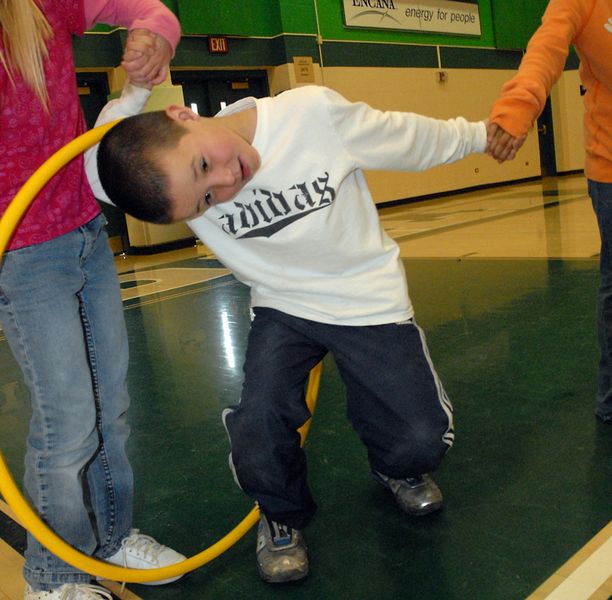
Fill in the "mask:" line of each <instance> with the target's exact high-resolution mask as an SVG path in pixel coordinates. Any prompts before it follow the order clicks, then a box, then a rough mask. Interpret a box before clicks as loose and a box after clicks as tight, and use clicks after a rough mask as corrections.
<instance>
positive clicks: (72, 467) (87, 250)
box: [0, 0, 184, 600]
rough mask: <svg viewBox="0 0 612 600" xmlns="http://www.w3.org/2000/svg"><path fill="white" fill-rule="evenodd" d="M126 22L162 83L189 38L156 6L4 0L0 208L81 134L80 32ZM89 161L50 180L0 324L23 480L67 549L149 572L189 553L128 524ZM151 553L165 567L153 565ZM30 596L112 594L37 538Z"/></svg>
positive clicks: (117, 338)
mask: <svg viewBox="0 0 612 600" xmlns="http://www.w3.org/2000/svg"><path fill="white" fill-rule="evenodd" d="M96 21H100V22H107V23H113V24H116V25H123V26H126V27H128V28H129V29H130V34H129V36H128V41H127V44H126V50H125V54H124V62H123V64H124V67H125V69H126V71H127V73H128V76H129V77H130V79H131V80H132V81H133V82H135V83H139V84H141V85H152V84H154V83H159V82H160V81H161V80H163V79H164V78H165V74H166V69H167V66H168V63H169V60H170V58H171V57H172V53H173V50H174V48H175V47H176V44H177V42H178V40H179V37H180V28H179V24H178V21H177V19H176V17H175V16H174V15H173V14H172V13H171V12H170V11H169V10H168V9H167V8H166V7H165V6H164V5H163V4H162V3H161V2H160V1H159V0H7V1H5V2H2V3H0V31H1V33H2V35H1V37H0V157H1V159H0V208H1V210H2V211H3V212H4V210H6V207H7V206H8V204H9V202H10V201H11V199H12V198H13V197H14V195H15V194H16V193H17V191H18V190H19V189H20V188H21V186H22V185H23V184H24V183H25V181H26V180H27V179H28V178H29V177H30V175H31V174H32V173H33V172H34V171H35V170H36V169H37V168H38V167H39V166H40V165H41V164H42V163H43V162H44V161H45V160H46V159H47V158H48V157H49V156H50V155H51V154H52V153H54V152H55V151H56V150H58V149H60V148H61V147H63V146H64V145H65V144H66V143H67V142H69V141H70V140H72V139H73V138H75V137H76V136H78V135H79V134H81V133H82V132H83V131H84V130H85V125H84V119H83V115H82V113H81V108H80V104H79V99H78V95H77V86H76V77H75V70H74V62H73V56H72V36H73V35H75V34H76V35H80V34H82V33H83V32H84V30H85V29H87V28H89V27H90V26H91V25H92V24H93V23H94V22H96ZM104 225H105V223H104V218H103V216H102V215H101V214H100V209H99V207H98V204H97V202H96V201H95V199H94V197H93V195H92V192H91V190H90V188H89V185H88V183H87V180H86V178H85V173H84V169H83V159H82V157H81V156H79V157H78V158H76V159H74V160H73V161H72V162H71V163H70V164H68V165H67V166H66V167H65V168H64V169H62V170H61V171H60V172H59V173H58V174H57V175H55V176H54V177H53V178H52V179H51V180H50V181H49V183H48V184H47V185H46V186H45V187H44V188H43V190H42V191H41V192H40V194H39V195H38V197H37V198H36V199H35V200H34V202H33V204H32V206H31V208H30V210H29V211H28V213H27V214H26V216H25V217H24V218H23V220H22V222H21V224H20V226H19V228H18V229H17V231H16V233H15V235H14V236H13V239H12V241H11V243H10V247H9V251H8V252H6V253H5V255H4V257H3V263H2V266H1V269H0V324H1V325H2V328H3V330H4V334H5V335H6V337H7V340H8V342H9V344H10V347H11V350H12V352H13V354H14V356H15V358H16V360H17V362H18V363H19V365H20V367H21V370H22V373H23V377H24V381H25V383H26V385H27V387H28V389H29V392H30V400H31V406H32V417H31V421H30V427H29V434H28V439H27V446H26V457H25V476H24V487H25V490H26V492H27V495H28V497H29V499H30V501H31V503H32V504H33V505H34V506H35V508H36V509H37V510H38V512H39V514H40V515H41V517H42V518H43V519H44V520H45V521H46V522H47V523H48V524H49V525H50V526H51V527H52V528H53V530H54V531H55V532H56V533H57V534H58V535H60V536H61V537H62V538H63V539H64V540H66V541H67V542H68V543H70V544H72V545H73V546H74V547H76V548H78V549H79V550H80V551H82V552H85V553H87V554H89V555H95V556H97V557H99V558H102V559H106V560H108V561H109V562H112V563H116V564H127V565H128V566H132V567H140V568H146V567H147V566H148V567H156V566H163V565H165V564H171V563H174V562H177V561H180V560H182V559H183V558H184V557H183V556H182V555H180V554H178V553H177V552H175V551H174V550H171V549H170V548H166V547H164V546H161V545H160V544H158V543H157V542H156V541H155V540H153V539H152V538H149V537H147V536H142V535H140V534H139V533H138V532H137V531H136V530H133V529H132V500H133V478H132V471H131V467H130V464H129V462H128V459H127V456H126V453H125V444H126V441H127V437H128V433H129V427H128V425H127V422H126V412H127V408H128V405H129V397H128V393H127V389H126V371H127V364H128V350H127V336H126V331H125V323H124V320H123V310H122V303H121V297H120V293H119V284H118V279H117V274H116V270H115V266H114V262H113V256H112V253H111V251H110V248H109V245H108V240H107V235H106V231H105V227H104ZM147 553H148V556H149V557H151V556H157V557H158V561H157V562H152V563H151V562H149V563H144V562H143V559H144V558H145V557H146V555H147ZM25 558H26V561H25V566H24V577H25V579H26V588H25V596H24V597H25V598H26V599H29V600H43V599H55V598H58V599H59V598H62V599H64V600H69V599H74V600H77V599H86V598H109V597H110V596H109V595H108V593H107V592H106V591H104V590H102V589H101V588H99V587H96V586H91V585H89V583H90V576H89V575H88V574H86V573H83V572H81V571H79V570H77V569H75V568H74V567H72V566H70V565H68V564H65V563H64V562H63V561H61V560H60V559H59V558H57V557H56V556H54V555H52V554H51V553H50V552H49V551H48V550H47V549H46V548H45V547H43V546H42V545H41V544H40V543H39V542H38V541H36V540H35V539H34V538H33V537H32V536H28V544H27V549H26V553H25Z"/></svg>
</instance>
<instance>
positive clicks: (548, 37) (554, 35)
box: [489, 0, 597, 136]
mask: <svg viewBox="0 0 612 600" xmlns="http://www.w3.org/2000/svg"><path fill="white" fill-rule="evenodd" d="M596 1H597V0H550V2H549V4H548V7H547V8H546V11H545V13H544V16H543V17H542V24H541V25H540V27H539V28H538V29H537V31H536V32H535V33H534V34H533V36H532V37H531V40H530V41H529V44H528V45H527V51H526V53H525V56H524V57H523V60H522V61H521V64H520V67H519V70H518V73H517V75H516V76H515V77H513V78H512V79H511V80H510V81H508V82H506V83H505V84H504V86H503V87H502V90H501V95H500V97H499V99H498V100H497V101H496V102H495V104H494V105H493V108H492V109H491V114H490V115H489V120H490V121H491V122H492V123H497V124H498V125H500V126H501V127H502V128H503V129H505V130H506V131H508V132H509V133H510V134H512V135H514V136H518V135H522V134H524V133H527V131H528V130H529V129H530V127H531V126H532V125H533V123H534V121H535V120H536V119H537V118H538V116H539V115H540V113H541V112H542V110H543V109H544V105H545V103H546V98H547V97H548V94H550V90H551V89H552V87H553V85H554V84H555V82H556V81H557V79H558V78H559V77H560V76H561V74H562V73H563V68H564V66H565V61H566V59H567V55H568V52H569V47H570V44H571V43H572V41H573V40H574V39H575V38H576V37H577V36H578V35H579V33H580V31H581V30H582V28H583V27H584V25H585V23H586V22H587V20H588V18H589V15H590V14H591V11H592V9H593V5H594V3H595V2H596Z"/></svg>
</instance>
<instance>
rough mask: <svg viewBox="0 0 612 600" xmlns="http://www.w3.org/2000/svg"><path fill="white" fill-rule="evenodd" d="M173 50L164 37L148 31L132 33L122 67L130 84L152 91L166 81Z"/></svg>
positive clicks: (139, 30) (129, 36) (133, 31)
mask: <svg viewBox="0 0 612 600" xmlns="http://www.w3.org/2000/svg"><path fill="white" fill-rule="evenodd" d="M171 58H172V48H171V46H170V44H169V42H168V40H166V39H165V38H164V37H162V36H161V35H157V34H155V33H153V32H151V31H149V30H148V29H133V30H132V31H130V33H129V35H128V38H127V42H126V44H125V50H124V51H123V60H122V61H121V66H122V67H123V68H124V69H125V71H126V73H127V76H128V79H129V80H130V83H133V84H134V85H137V86H140V87H146V88H148V89H151V88H152V87H153V86H154V85H158V84H160V83H162V82H163V81H164V80H165V79H166V75H167V72H168V65H169V63H170V59H171Z"/></svg>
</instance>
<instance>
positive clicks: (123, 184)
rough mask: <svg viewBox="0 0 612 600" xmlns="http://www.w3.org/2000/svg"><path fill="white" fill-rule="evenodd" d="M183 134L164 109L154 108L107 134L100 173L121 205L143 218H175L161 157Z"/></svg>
mask: <svg viewBox="0 0 612 600" xmlns="http://www.w3.org/2000/svg"><path fill="white" fill-rule="evenodd" d="M184 134H185V129H184V128H183V127H181V126H180V125H179V124H178V123H176V122H175V121H173V120H172V119H171V118H170V117H168V116H167V115H166V113H165V112H164V111H153V112H147V113H142V114H139V115H135V116H133V117H128V118H126V119H123V121H121V122H119V123H118V124H117V125H115V126H114V127H113V128H112V129H110V131H108V132H107V133H106V134H105V135H104V137H103V138H102V140H101V142H100V146H99V148H98V175H99V177H100V183H101V184H102V187H103V188H104V191H105V192H106V194H107V196H108V197H109V198H110V199H111V201H112V202H113V203H114V204H115V205H116V206H117V207H118V208H120V209H121V210H123V211H124V212H126V213H127V214H129V215H132V216H133V217H136V218H137V219H140V220H142V221H148V222H150V223H159V224H166V223H171V222H172V214H171V210H172V205H171V203H170V199H169V198H168V190H167V188H168V182H167V179H166V176H165V175H164V173H163V172H162V170H161V168H160V166H159V160H158V159H159V157H160V156H161V154H162V152H164V151H166V150H170V149H172V148H174V147H176V145H177V144H178V142H179V140H180V139H181V137H182V136H183V135H184Z"/></svg>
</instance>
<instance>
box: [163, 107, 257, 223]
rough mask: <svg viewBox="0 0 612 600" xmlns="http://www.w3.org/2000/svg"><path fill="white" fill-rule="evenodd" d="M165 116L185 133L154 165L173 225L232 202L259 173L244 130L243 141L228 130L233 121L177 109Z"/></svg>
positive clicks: (171, 109) (255, 156)
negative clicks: (160, 175)
mask: <svg viewBox="0 0 612 600" xmlns="http://www.w3.org/2000/svg"><path fill="white" fill-rule="evenodd" d="M166 113H167V114H168V115H169V116H170V117H171V118H175V119H176V120H177V121H178V122H179V124H180V125H181V126H182V127H184V128H185V129H186V133H185V134H184V135H183V136H182V137H181V139H180V141H179V143H178V145H177V146H176V147H175V148H174V149H173V150H172V151H170V152H166V153H164V154H163V155H161V156H160V158H159V159H158V160H159V165H160V167H161V168H162V170H163V172H164V173H165V174H166V178H167V181H168V189H167V193H168V197H169V198H170V200H171V202H172V220H173V221H185V220H188V219H193V218H195V217H197V216H199V215H201V214H202V213H204V212H205V211H206V209H208V208H209V207H210V206H213V205H215V204H219V203H221V202H227V201H228V200H231V199H232V198H233V197H234V196H236V194H238V192H240V190H241V189H242V188H243V187H244V186H245V185H246V183H247V182H248V181H250V180H251V178H252V177H253V175H254V174H255V172H256V171H257V169H258V168H259V165H260V158H259V154H258V152H257V151H256V150H255V148H253V146H252V145H251V144H250V143H249V141H247V140H248V139H252V135H250V138H249V131H248V130H247V131H246V132H245V135H244V136H243V135H241V133H239V131H240V128H238V129H236V128H235V127H234V126H229V127H228V126H227V124H229V123H234V122H235V120H234V119H232V118H231V116H230V117H227V118H226V117H217V118H214V119H212V118H200V117H199V116H198V115H196V114H195V113H193V112H192V111H191V110H190V109H188V108H185V107H176V106H172V107H169V108H168V109H167V111H166ZM255 118H256V117H255ZM242 121H244V119H240V120H239V123H241V122H242ZM246 122H248V119H247V120H246ZM251 133H252V132H251Z"/></svg>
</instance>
